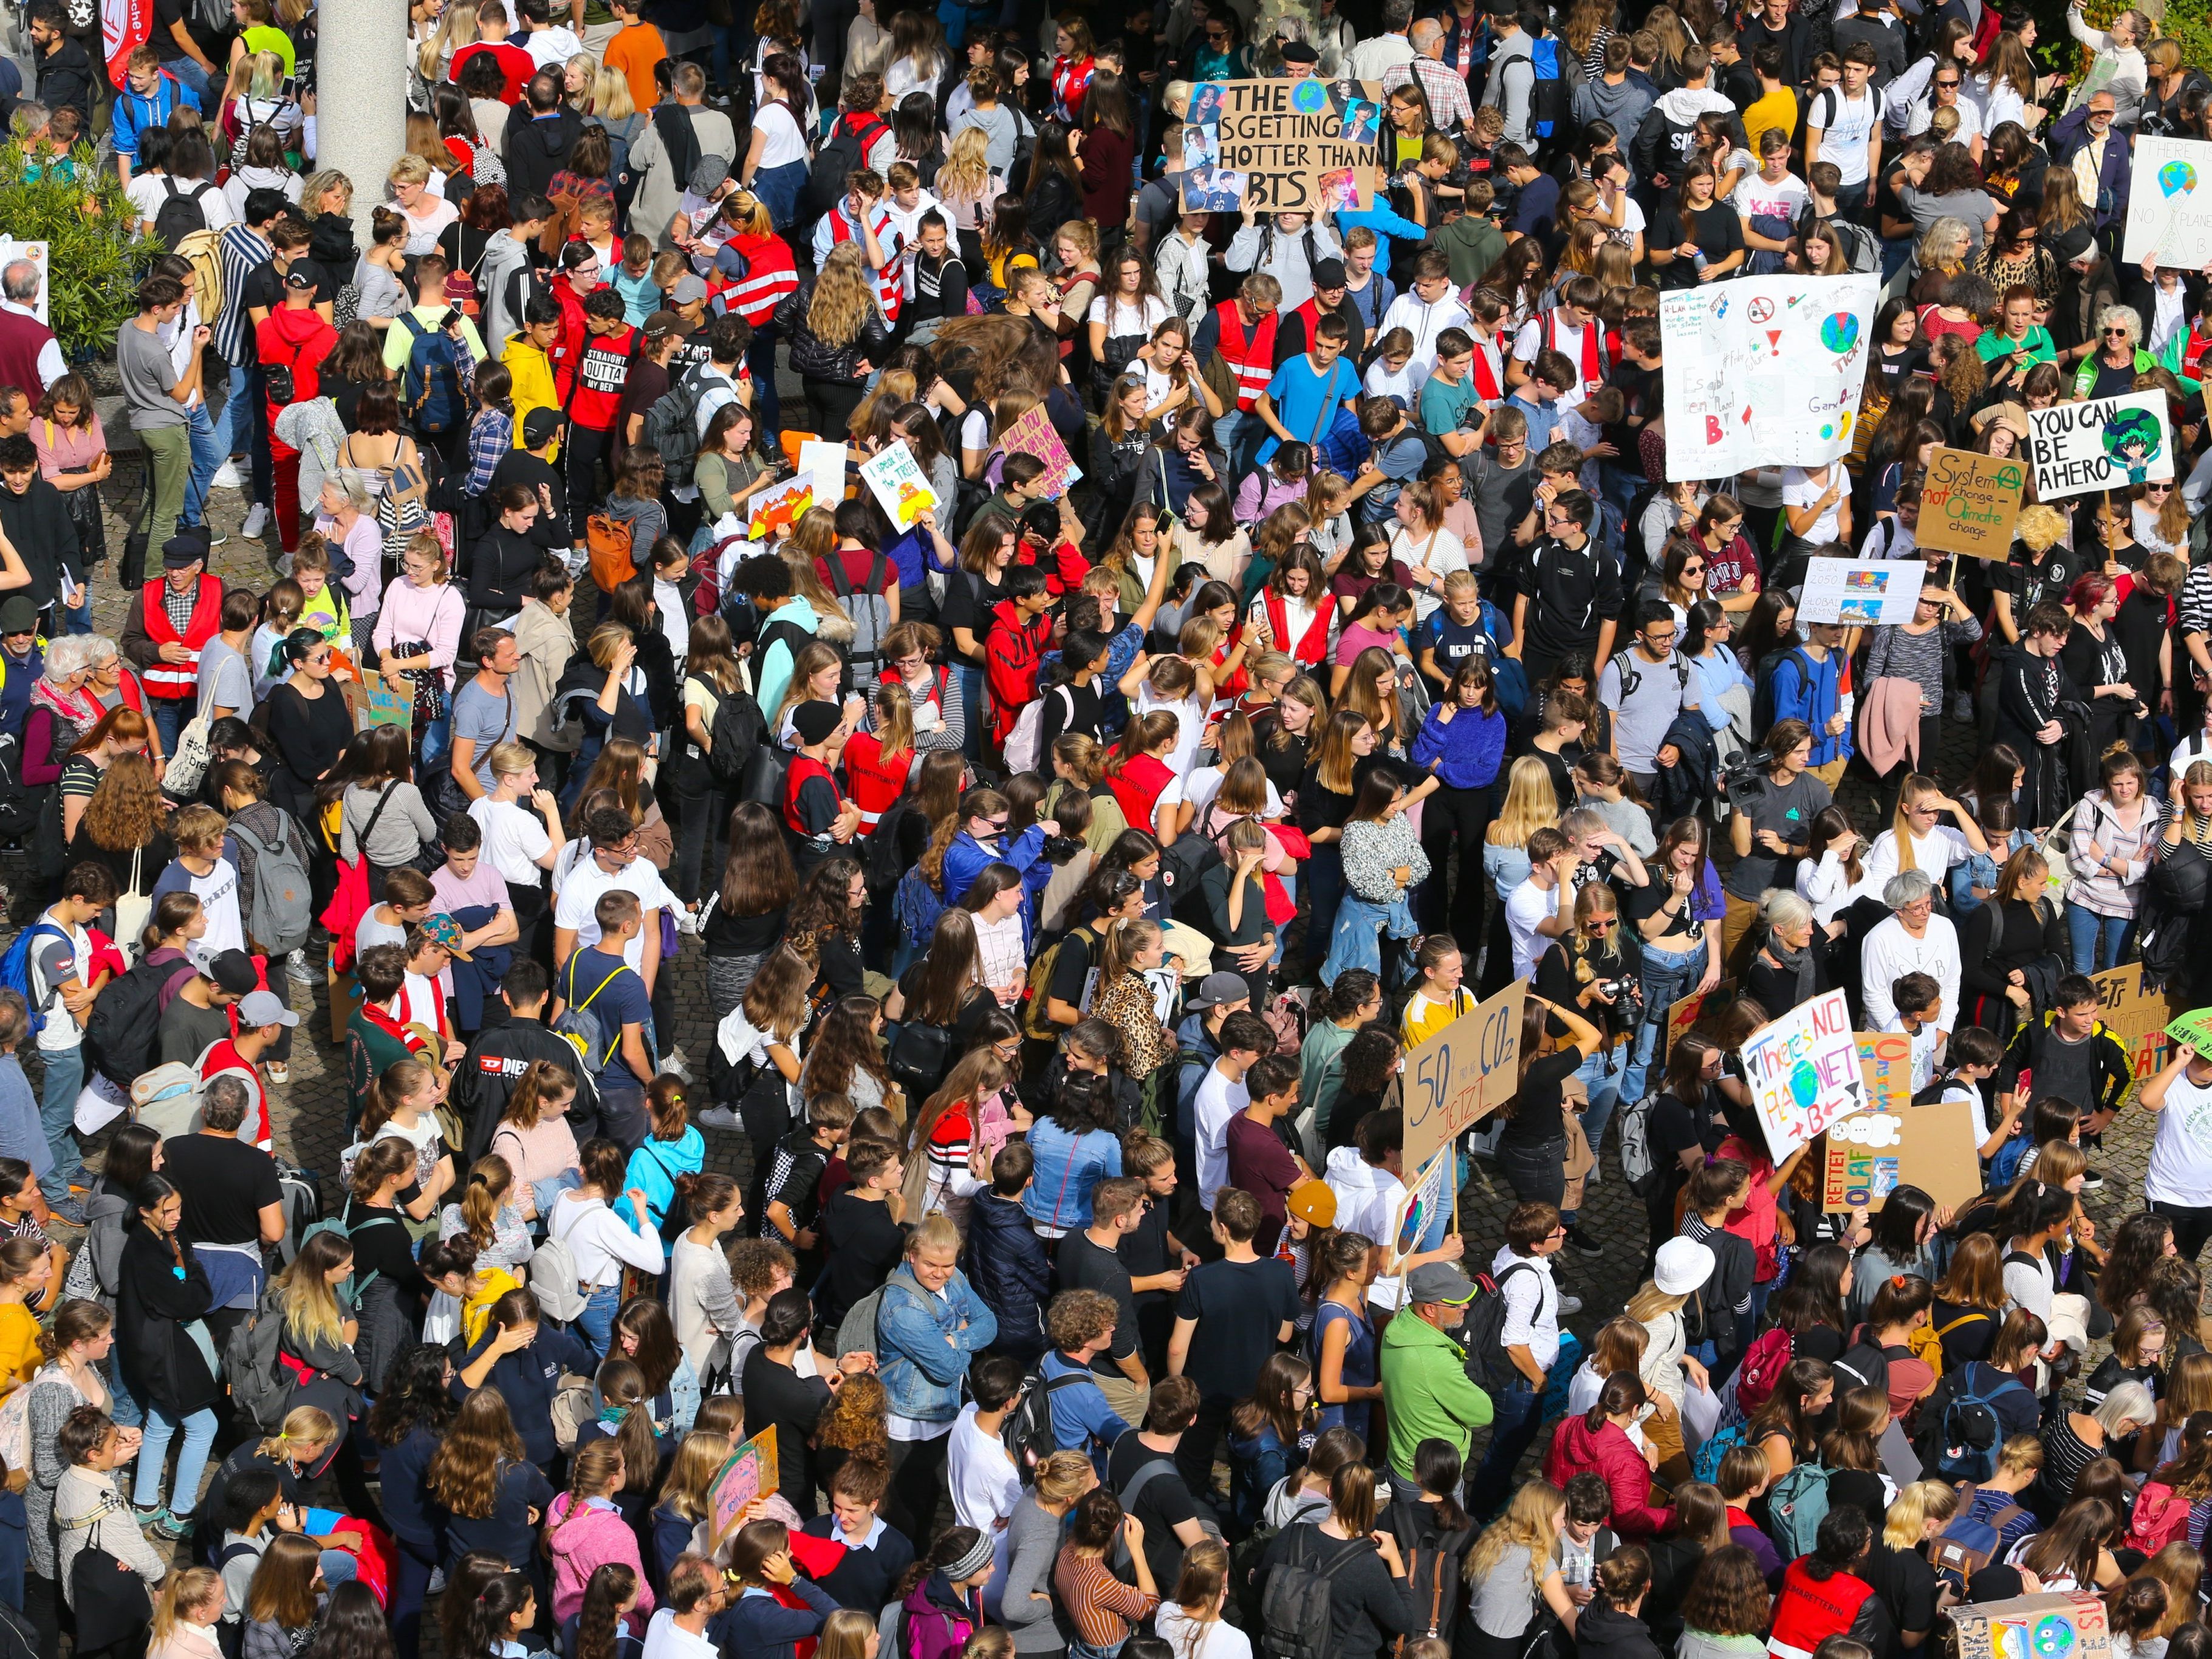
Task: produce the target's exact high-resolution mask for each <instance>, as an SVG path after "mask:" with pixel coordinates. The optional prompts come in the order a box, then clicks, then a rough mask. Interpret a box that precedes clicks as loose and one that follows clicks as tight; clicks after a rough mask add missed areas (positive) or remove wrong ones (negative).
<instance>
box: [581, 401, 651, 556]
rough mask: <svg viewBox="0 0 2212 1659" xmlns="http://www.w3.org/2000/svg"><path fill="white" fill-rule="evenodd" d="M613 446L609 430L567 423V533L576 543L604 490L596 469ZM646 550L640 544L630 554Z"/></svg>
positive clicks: (582, 537)
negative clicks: (595, 430) (599, 430)
mask: <svg viewBox="0 0 2212 1659" xmlns="http://www.w3.org/2000/svg"><path fill="white" fill-rule="evenodd" d="M613 445H614V434H613V433H612V432H594V431H592V428H589V427H585V426H577V425H575V424H574V422H571V423H570V424H569V427H568V448H567V450H566V452H565V459H566V461H567V464H568V475H567V476H568V536H569V538H570V540H572V541H574V542H578V543H580V542H581V541H582V540H583V539H584V531H585V527H586V525H587V524H588V523H589V521H590V520H591V516H592V508H593V507H597V506H598V505H599V498H600V496H601V495H604V494H605V490H604V489H602V488H601V486H600V483H599V468H600V463H601V462H603V461H606V460H607V459H608V456H609V453H610V452H611V449H612V447H613ZM631 551H632V553H633V555H634V556H636V557H638V558H640V559H642V558H643V557H644V556H645V555H646V554H647V552H649V551H650V549H647V548H642V547H640V548H634V549H632V550H631Z"/></svg>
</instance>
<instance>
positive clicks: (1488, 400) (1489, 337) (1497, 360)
mask: <svg viewBox="0 0 2212 1659" xmlns="http://www.w3.org/2000/svg"><path fill="white" fill-rule="evenodd" d="M1465 303H1466V306H1467V314H1468V320H1467V321H1466V322H1465V323H1463V324H1462V325H1461V326H1462V328H1464V329H1465V330H1466V331H1467V337H1468V339H1470V340H1472V341H1474V361H1473V362H1470V363H1469V364H1468V369H1467V374H1468V380H1470V381H1472V382H1473V383H1474V389H1475V391H1476V392H1479V393H1480V395H1481V398H1482V406H1483V407H1484V408H1485V409H1495V408H1497V407H1498V404H1502V403H1504V401H1505V399H1506V397H1507V395H1508V394H1509V393H1510V392H1512V390H1513V388H1512V386H1510V384H1509V383H1508V382H1507V380H1506V378H1505V343H1504V341H1503V340H1501V339H1500V338H1499V334H1500V333H1501V331H1503V329H1504V325H1505V314H1506V313H1505V302H1504V301H1503V300H1501V299H1499V298H1498V295H1496V294H1494V293H1492V291H1491V290H1490V289H1476V290H1475V291H1474V294H1473V295H1471V296H1469V298H1468V300H1467V301H1466V302H1465Z"/></svg>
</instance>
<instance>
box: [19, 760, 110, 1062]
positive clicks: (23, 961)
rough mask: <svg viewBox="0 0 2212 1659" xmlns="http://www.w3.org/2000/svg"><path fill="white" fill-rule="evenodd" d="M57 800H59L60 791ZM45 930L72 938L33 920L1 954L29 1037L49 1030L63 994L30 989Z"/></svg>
mask: <svg viewBox="0 0 2212 1659" xmlns="http://www.w3.org/2000/svg"><path fill="white" fill-rule="evenodd" d="M55 799H59V795H58V792H57V794H56V796H55ZM42 933H45V934H51V935H52V937H53V938H55V939H64V940H65V939H68V938H69V934H68V933H66V932H64V930H63V929H62V928H60V927H57V926H56V925H55V924H54V923H52V922H51V921H34V922H33V923H32V924H31V925H30V926H29V927H26V928H25V929H24V930H23V931H22V932H21V933H18V934H16V935H15V943H13V944H12V945H9V947H8V953H7V954H6V955H5V956H0V988H5V989H7V990H10V991H13V992H15V994H16V995H18V996H20V997H21V998H22V999H23V1006H24V1007H26V1008H27V1009H28V1010H29V1011H30V1025H29V1028H28V1029H27V1030H25V1031H24V1033H23V1036H24V1037H25V1038H26V1039H28V1038H31V1037H35V1036H38V1034H39V1033H40V1031H42V1030H45V1029H46V1011H47V1009H49V1008H51V1007H52V1006H54V1005H55V1004H56V1003H57V1002H58V1001H60V1000H61V993H60V992H59V991H58V990H54V989H52V988H49V989H48V991H47V992H46V996H45V997H44V998H43V999H41V998H40V997H39V996H37V995H36V994H34V993H33V991H32V989H31V947H32V946H33V945H36V944H37V943H38V940H39V936H40V934H42ZM94 1006H98V1005H97V1004H95V1005H94Z"/></svg>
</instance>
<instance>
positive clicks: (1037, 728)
mask: <svg viewBox="0 0 2212 1659" xmlns="http://www.w3.org/2000/svg"><path fill="white" fill-rule="evenodd" d="M1046 697H1066V698H1067V718H1068V719H1069V720H1073V719H1074V718H1075V699H1074V697H1073V696H1071V695H1070V694H1069V692H1068V690H1067V688H1066V686H1064V685H1055V686H1053V687H1050V688H1049V689H1048V690H1044V691H1043V693H1042V695H1041V696H1037V697H1036V698H1033V699H1032V700H1031V701H1030V702H1025V703H1024V704H1023V705H1022V712H1021V713H1020V714H1018V715H1017V716H1015V719H1014V729H1013V730H1012V731H1011V732H1008V733H1006V770H1007V771H1008V772H1009V773H1012V772H1034V771H1036V769H1037V760H1038V752H1037V751H1038V750H1040V749H1041V748H1042V746H1043V738H1044V704H1045V698H1046ZM1060 729H1061V730H1062V731H1066V729H1067V728H1066V726H1062V727H1061V728H1060Z"/></svg>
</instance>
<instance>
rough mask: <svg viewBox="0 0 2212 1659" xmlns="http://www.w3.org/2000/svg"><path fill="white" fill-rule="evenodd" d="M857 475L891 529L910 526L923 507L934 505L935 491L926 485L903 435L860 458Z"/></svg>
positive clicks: (925, 476) (922, 510)
mask: <svg viewBox="0 0 2212 1659" xmlns="http://www.w3.org/2000/svg"><path fill="white" fill-rule="evenodd" d="M860 477H861V479H862V481H863V482H865V483H866V484H867V486H868V488H869V489H870V490H871V491H872V492H873V494H874V495H875V498H876V502H877V504H878V506H880V507H882V508H883V509H884V516H885V517H886V518H888V519H890V521H891V526H892V528H894V529H896V530H909V529H911V528H913V526H914V524H915V520H918V519H919V518H921V515H922V513H924V512H925V511H926V510H927V509H928V508H930V507H935V506H936V505H937V492H936V491H935V490H933V489H931V488H930V487H929V479H928V477H927V475H926V474H925V473H924V472H923V471H922V470H921V466H920V465H919V464H917V463H916V462H915V459H914V452H913V451H912V450H910V449H908V447H907V446H906V440H905V439H903V438H901V439H898V440H896V441H894V442H891V443H888V444H885V445H884V447H882V448H881V449H880V450H878V451H877V452H876V453H875V454H873V455H872V456H870V457H869V458H868V459H866V460H865V461H863V462H861V463H860Z"/></svg>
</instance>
